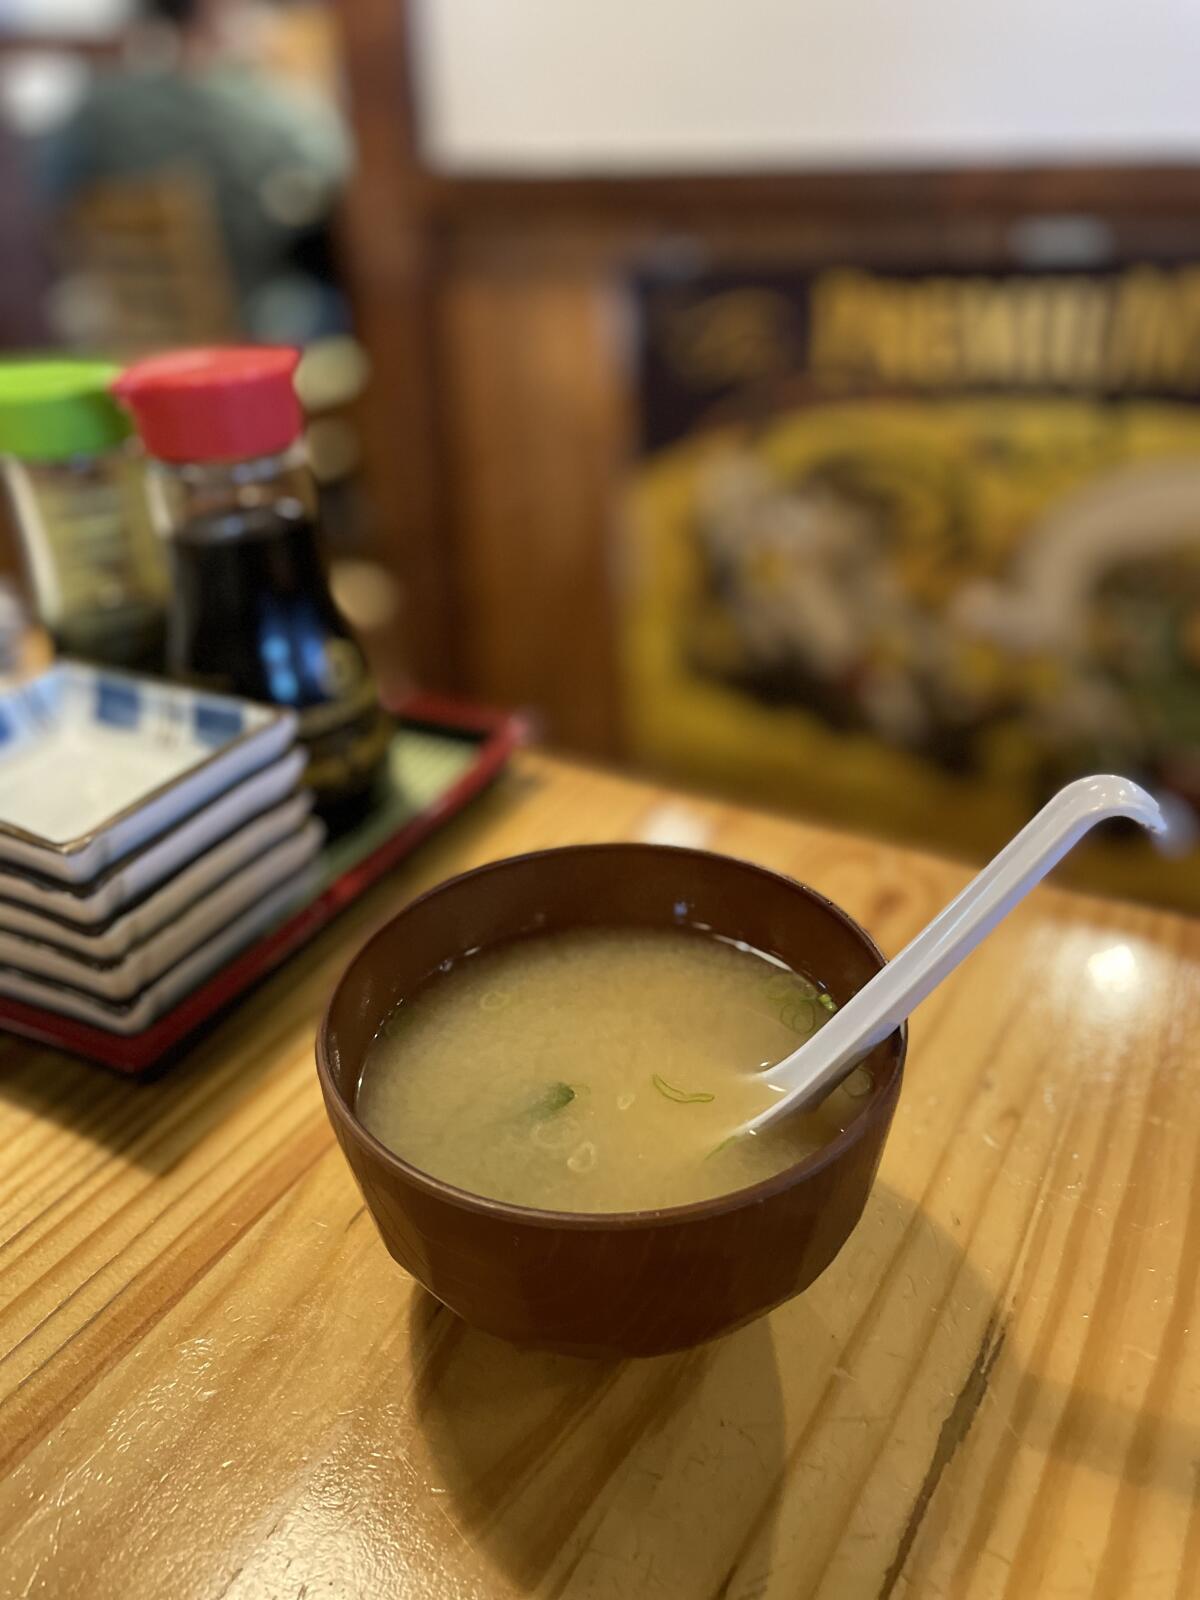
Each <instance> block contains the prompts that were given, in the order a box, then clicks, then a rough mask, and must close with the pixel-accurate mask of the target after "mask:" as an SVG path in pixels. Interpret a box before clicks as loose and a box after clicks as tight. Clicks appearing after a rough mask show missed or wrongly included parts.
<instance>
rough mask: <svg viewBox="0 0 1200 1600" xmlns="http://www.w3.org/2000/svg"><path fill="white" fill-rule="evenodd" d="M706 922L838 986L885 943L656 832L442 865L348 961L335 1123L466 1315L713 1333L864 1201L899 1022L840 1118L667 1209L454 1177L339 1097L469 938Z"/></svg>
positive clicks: (847, 1227) (838, 1241) (334, 1021)
mask: <svg viewBox="0 0 1200 1600" xmlns="http://www.w3.org/2000/svg"><path fill="white" fill-rule="evenodd" d="M681 924H694V925H701V926H704V925H707V926H708V927H710V928H712V929H713V930H715V931H716V932H717V933H721V934H725V935H726V936H727V937H729V938H732V939H742V940H745V941H746V943H748V944H750V945H753V946H754V947H755V948H757V949H759V950H764V951H767V952H769V953H770V954H772V955H775V956H778V957H780V958H781V959H782V960H783V961H785V962H786V963H787V964H788V965H789V966H792V967H795V968H798V969H800V970H802V971H807V972H809V973H811V974H812V975H813V976H814V977H817V978H820V979H821V980H822V981H823V982H824V983H825V984H826V985H827V986H828V988H829V990H830V992H831V994H832V995H833V997H834V998H835V999H836V1000H837V1001H838V1002H839V1003H842V1002H844V1001H846V1000H847V999H849V997H850V996H851V995H852V994H853V993H854V992H855V990H857V989H859V988H861V987H862V985H863V984H864V983H865V982H866V981H867V980H868V979H869V978H870V977H871V976H872V975H873V974H874V973H876V972H878V971H879V969H880V967H881V966H882V965H883V956H882V955H881V954H880V952H879V950H878V949H877V948H876V946H875V945H874V943H873V942H872V941H871V939H870V938H869V937H868V935H867V934H865V933H864V932H863V930H862V929H861V928H860V927H859V926H858V925H857V924H856V923H854V922H852V921H851V920H850V918H849V917H848V916H847V915H846V913H845V912H844V911H840V910H839V909H838V908H837V906H835V905H833V904H832V903H831V902H830V901H829V900H826V899H824V897H823V896H821V895H819V894H816V893H815V892H814V891H813V890H812V889H809V888H806V887H805V886H804V885H803V884H800V883H796V882H794V881H793V880H792V879H791V878H784V877H780V876H779V875H778V874H777V873H774V872H767V871H765V870H764V869H763V868H762V867H756V866H752V865H751V864H750V863H749V862H745V861H735V860H733V859H732V858H731V857H728V856H718V855H710V854H709V853H708V852H706V851H702V850H676V849H670V848H668V847H666V846H663V845H637V844H611V845H579V846H572V847H571V848H568V849H563V850H543V851H540V852H538V853H537V854H535V855H526V856H515V857H513V858H512V859H510V860H507V861H497V862H495V863H493V864H492V865H490V866H486V867H480V868H478V869H477V870H475V871H474V872H467V873H464V874H463V875H462V876H461V877H458V878H451V879H450V880H449V882H447V883H443V884H441V885H439V886H438V887H437V888H436V889H432V890H430V892H429V893H428V894H425V895H422V896H421V897H420V898H419V899H417V900H414V901H413V902H412V903H411V904H410V905H408V906H406V907H405V909H404V910H403V911H401V912H400V914H399V915H398V916H396V917H394V918H393V919H392V920H391V922H389V923H387V924H386V926H385V927H383V928H382V929H380V931H379V932H378V933H377V934H376V935H375V937H374V938H373V939H372V940H371V941H370V942H369V943H368V944H367V945H365V946H364V948H363V949H362V950H360V951H359V953H358V955H357V956H356V957H355V958H354V960H353V961H352V962H351V964H350V966H349V968H348V970H347V971H346V973H345V975H344V976H343V978H342V980H341V982H340V983H339V984H338V986H337V988H336V989H335V991H334V994H333V998H332V1000H331V1001H330V1004H329V1009H328V1011H327V1012H326V1014H325V1018H324V1021H323V1022H322V1024H321V1029H320V1032H319V1033H318V1035H317V1071H318V1074H319V1076H320V1080H321V1090H322V1093H323V1094H324V1096H325V1105H326V1108H327V1109H328V1112H329V1117H330V1121H331V1122H332V1123H333V1128H334V1132H335V1133H336V1134H337V1137H338V1141H339V1143H340V1144H341V1146H342V1149H343V1151H344V1152H345V1154H346V1159H347V1160H348V1161H349V1163H350V1165H351V1167H352V1168H353V1170H354V1175H355V1177H356V1178H357V1179H358V1182H359V1184H360V1186H361V1188H362V1192H363V1196H364V1198H365V1200H366V1202H367V1205H368V1207H369V1208H370V1211H371V1214H372V1216H373V1217H374V1218H375V1223H376V1226H377V1227H378V1228H379V1231H380V1233H381V1234H382V1235H383V1241H384V1243H385V1244H386V1246H387V1248H388V1250H389V1251H390V1252H391V1254H392V1255H393V1256H394V1257H395V1259H396V1260H397V1261H398V1262H399V1263H400V1265H401V1266H402V1267H404V1268H406V1270H407V1271H409V1272H411V1273H412V1275H413V1277H415V1278H416V1279H417V1280H418V1281H419V1282H420V1283H422V1284H424V1286H425V1287H426V1289H428V1290H429V1292H430V1293H431V1294H433V1295H435V1296H436V1297H437V1298H438V1299H439V1300H441V1301H442V1302H443V1303H444V1304H445V1305H447V1306H449V1307H450V1309H451V1310H452V1311H456V1312H458V1314H459V1316H461V1317H462V1318H464V1319H465V1321H467V1322H470V1323H474V1324H475V1326H476V1327H479V1328H483V1329H486V1330H487V1332H489V1333H494V1334H498V1335H500V1336H501V1337H502V1338H505V1339H511V1340H513V1341H515V1342H516V1343H518V1344H526V1345H533V1346H538V1347H540V1348H543V1349H549V1350H557V1351H561V1352H565V1353H568V1354H573V1355H588V1356H633V1355H657V1354H660V1353H661V1352H663V1351H666V1350H678V1349H682V1348H683V1347H685V1346H687V1345H694V1344H699V1343H701V1342H702V1341H703V1340H706V1339H712V1338H715V1337H716V1336H717V1335H718V1334H723V1333H728V1332H730V1331H731V1330H732V1329H733V1328H737V1327H740V1326H741V1325H742V1324H743V1323H745V1322H749V1321H751V1320H752V1319H753V1318H754V1317H758V1316H761V1315H762V1313H763V1312H764V1311H769V1310H770V1309H771V1307H772V1306H776V1305H778V1304H779V1303H780V1302H781V1301H783V1300H787V1299H789V1298H790V1297H791V1296H792V1295H794V1294H798V1293H799V1292H800V1290H802V1289H806V1288H807V1287H808V1285H809V1284H810V1283H812V1281H813V1280H814V1278H816V1277H817V1276H818V1274H819V1273H821V1272H823V1271H824V1270H825V1268H826V1267H827V1266H828V1265H829V1263H830V1262H831V1261H832V1260H833V1258H834V1256H836V1255H837V1253H838V1251H839V1250H840V1249H841V1247H842V1245H843V1244H845V1242H846V1240H847V1238H848V1237H849V1235H850V1233H851V1231H852V1230H853V1228H854V1225H855V1224H856V1223H857V1221H858V1219H859V1217H860V1216H861V1215H862V1210H863V1206H864V1205H865V1204H866V1199H867V1194H868V1192H869V1190H870V1187H871V1182H872V1180H873V1178H874V1176H875V1170H876V1167H877V1166H878V1164H879V1157H880V1154H881V1153H882V1150H883V1143H884V1140H885V1138H886V1137H887V1131H888V1128H889V1126H890V1125H891V1120H892V1112H893V1111H894V1109H895V1106H896V1098H897V1096H898V1094H899V1092H900V1079H901V1073H902V1071H903V1066H904V1052H905V1048H906V1045H907V1035H906V1032H905V1030H904V1029H901V1030H900V1031H899V1032H898V1033H895V1034H893V1035H892V1037H891V1038H890V1039H887V1040H885V1041H884V1043H883V1044H881V1045H879V1046H878V1048H877V1049H876V1050H875V1051H873V1052H872V1055H871V1056H870V1058H869V1060H870V1065H871V1068H872V1073H873V1078H874V1087H873V1089H872V1092H871V1095H870V1098H869V1099H868V1100H867V1101H866V1103H865V1104H864V1106H863V1108H862V1111H861V1113H860V1114H859V1116H858V1117H857V1118H856V1120H855V1121H854V1122H853V1123H852V1124H851V1126H850V1127H849V1128H847V1129H846V1131H845V1132H844V1133H841V1134H839V1135H838V1137H837V1138H836V1139H834V1140H832V1141H831V1142H830V1143H829V1144H828V1145H826V1146H825V1147H824V1148H823V1149H821V1150H819V1151H818V1152H817V1153H816V1154H815V1155H812V1156H809V1157H808V1158H807V1159H806V1160H804V1161H801V1162H800V1163H798V1164H797V1165H796V1166H794V1167H791V1168H789V1169H788V1170H787V1171H785V1172H781V1173H779V1174H777V1175H776V1176H775V1177H773V1178H768V1179H767V1180H765V1181H764V1182H762V1183H758V1184H755V1185H754V1186H753V1187H752V1188H749V1189H741V1190H739V1191H737V1192H736V1193H733V1194H728V1195H721V1196H718V1197H717V1198H716V1199H712V1200H702V1201H699V1202H697V1203H696V1204H694V1205H687V1206H675V1207H672V1208H671V1209H669V1210H662V1211H631V1212H622V1213H615V1214H606V1215H597V1214H585V1213H571V1212H562V1211H536V1210H533V1209H530V1208H528V1207H524V1206H516V1205H510V1204H508V1203H505V1202H501V1201H497V1200H487V1199H484V1198H482V1197H481V1196H479V1195H474V1194H468V1193H466V1192H465V1191H463V1190H461V1189H456V1188H453V1187H452V1186H451V1185H450V1184H447V1183H442V1182H440V1181H439V1180H438V1179H437V1178H432V1177H430V1176H429V1175H428V1174H427V1173H424V1172H421V1171H419V1170H418V1169H417V1168H416V1167H414V1166H411V1165H410V1164H409V1163H408V1162H407V1161H402V1160H401V1159H400V1157H399V1156H396V1155H393V1154H392V1153H391V1151H389V1150H387V1149H385V1147H384V1146H383V1145H382V1144H380V1143H379V1141H378V1140H377V1139H376V1138H375V1137H374V1136H373V1135H372V1134H370V1133H368V1132H367V1130H366V1129H365V1128H364V1127H363V1126H362V1124H361V1123H360V1122H359V1121H358V1118H357V1117H356V1116H355V1114H354V1097H355V1093H356V1090H357V1087H358V1081H359V1076H360V1073H361V1070H362V1064H363V1058H364V1056H365V1054H366V1051H367V1048H368V1046H369V1045H370V1043H371V1041H372V1040H373V1039H374V1037H375V1035H376V1032H377V1031H378V1029H379V1027H380V1024H381V1023H382V1022H383V1020H384V1018H385V1017H386V1016H387V1015H388V1013H389V1012H390V1011H391V1009H392V1007H393V1006H394V1005H395V1004H396V1003H397V1001H399V1000H400V999H402V998H403V997H405V996H407V995H411V994H412V993H413V991H414V990H415V989H416V988H417V987H418V985H419V984H420V983H421V982H422V981H423V980H424V979H425V978H427V977H428V976H429V975H430V974H431V973H432V972H433V971H434V970H435V969H436V968H437V967H438V965H439V963H441V962H443V961H445V960H447V959H448V958H452V957H455V956H459V955H461V954H462V953H463V952H464V951H467V950H471V949H474V948H475V947H477V946H488V945H494V944H498V943H500V942H502V941H504V940H507V939H513V938H519V937H521V936H522V935H525V934H530V933H535V932H536V933H553V932H554V931H555V930H556V929H564V928H578V927H584V926H606V927H639V928H670V927H677V926H679V925H681Z"/></svg>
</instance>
